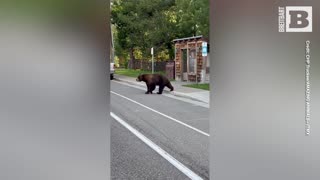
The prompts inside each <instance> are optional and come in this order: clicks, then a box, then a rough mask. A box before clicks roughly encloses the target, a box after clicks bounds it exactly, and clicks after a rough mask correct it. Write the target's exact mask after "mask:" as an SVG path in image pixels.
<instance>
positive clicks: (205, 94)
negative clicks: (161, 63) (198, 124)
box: [114, 74, 210, 104]
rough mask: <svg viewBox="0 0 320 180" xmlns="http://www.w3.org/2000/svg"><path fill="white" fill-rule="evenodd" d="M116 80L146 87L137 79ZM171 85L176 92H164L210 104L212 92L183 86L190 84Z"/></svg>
mask: <svg viewBox="0 0 320 180" xmlns="http://www.w3.org/2000/svg"><path fill="white" fill-rule="evenodd" d="M114 78H115V80H118V81H122V82H126V83H129V84H134V85H137V86H142V87H146V84H145V82H137V81H136V78H133V77H129V76H123V75H119V74H115V75H114ZM171 84H172V86H173V87H174V91H172V92H170V90H169V89H167V88H165V89H164V91H167V92H170V94H172V95H175V96H179V97H184V98H188V99H192V100H196V101H201V102H204V103H208V104H209V100H210V91H206V90H202V89H196V88H189V87H184V86H182V85H185V84H190V83H188V82H180V81H171Z"/></svg>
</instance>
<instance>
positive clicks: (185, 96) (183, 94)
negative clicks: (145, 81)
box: [114, 78, 209, 104]
mask: <svg viewBox="0 0 320 180" xmlns="http://www.w3.org/2000/svg"><path fill="white" fill-rule="evenodd" d="M114 80H116V81H122V82H126V83H128V84H133V85H137V86H141V87H145V85H142V84H140V83H135V82H133V81H128V80H123V79H119V78H114ZM163 91H166V92H171V91H169V90H167V89H164V90H163ZM170 94H172V95H174V96H177V97H183V98H188V99H191V100H194V101H198V102H202V103H206V104H209V103H208V102H205V101H202V100H200V99H197V98H194V97H192V96H190V95H187V94H186V93H182V92H177V91H173V92H172V93H170Z"/></svg>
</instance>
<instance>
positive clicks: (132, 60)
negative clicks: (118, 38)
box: [128, 48, 135, 69]
mask: <svg viewBox="0 0 320 180" xmlns="http://www.w3.org/2000/svg"><path fill="white" fill-rule="evenodd" d="M134 62H135V58H134V48H131V49H130V60H129V64H128V66H129V69H133V68H134Z"/></svg>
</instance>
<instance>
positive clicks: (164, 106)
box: [111, 81, 209, 180]
mask: <svg viewBox="0 0 320 180" xmlns="http://www.w3.org/2000/svg"><path fill="white" fill-rule="evenodd" d="M144 92H145V91H144V90H141V89H137V88H134V87H130V86H126V85H123V84H119V83H117V82H115V81H111V112H113V113H114V114H115V115H117V116H118V117H119V118H121V119H122V120H124V121H125V122H126V123H128V124H129V125H130V126H131V127H133V128H134V129H136V130H137V131H139V132H140V133H141V134H143V135H144V136H145V137H147V138H148V139H149V140H151V141H152V142H153V143H154V144H156V145H157V146H159V147H160V148H162V149H163V150H164V151H166V152H167V153H168V154H170V155H171V156H172V157H174V158H175V159H176V160H177V161H179V162H180V163H182V164H183V165H184V166H186V167H187V168H188V169H189V170H191V171H192V172H194V173H195V174H197V175H198V176H200V177H201V178H203V179H209V153H208V152H209V137H208V136H209V110H208V108H205V107H202V106H198V105H197V104H196V103H195V104H193V103H187V102H184V101H180V100H178V99H174V98H170V97H166V96H164V95H158V94H152V95H150V94H149V95H146V94H144ZM164 93H167V92H164ZM111 148H112V150H111V153H112V154H111V155H112V157H111V173H112V179H139V180H141V179H161V180H162V179H175V180H176V179H177V180H179V179H189V178H188V177H187V176H186V175H185V174H184V173H183V172H182V171H181V170H179V169H177V168H176V167H174V166H173V165H172V163H170V162H169V161H167V160H166V159H165V158H163V157H162V156H160V155H159V154H158V153H157V152H156V151H154V150H153V149H151V148H150V147H149V146H148V145H146V144H145V143H144V142H143V141H141V140H140V139H139V138H138V137H136V136H135V135H134V134H133V133H131V132H130V131H129V130H128V129H127V128H125V127H124V126H123V125H121V124H120V123H119V122H118V121H116V120H114V121H113V122H112V130H111Z"/></svg>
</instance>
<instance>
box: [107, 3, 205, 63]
mask: <svg viewBox="0 0 320 180" xmlns="http://www.w3.org/2000/svg"><path fill="white" fill-rule="evenodd" d="M111 22H112V24H113V25H114V26H115V28H114V29H113V33H114V37H115V50H116V55H117V56H122V57H127V56H128V54H129V56H130V61H134V60H135V58H136V57H135V56H136V55H137V54H139V56H140V57H139V59H140V58H145V59H149V58H150V48H151V47H154V50H155V57H156V58H157V59H158V60H163V59H168V58H169V59H173V57H174V49H173V44H172V40H173V39H176V38H184V37H190V36H195V35H203V36H205V37H208V34H209V0H114V1H113V2H112V6H111ZM137 51H138V52H137Z"/></svg>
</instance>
